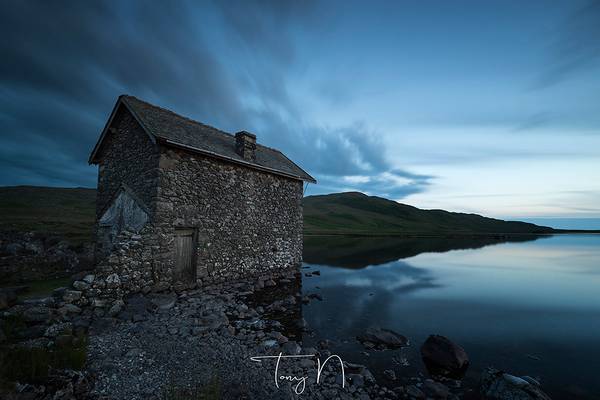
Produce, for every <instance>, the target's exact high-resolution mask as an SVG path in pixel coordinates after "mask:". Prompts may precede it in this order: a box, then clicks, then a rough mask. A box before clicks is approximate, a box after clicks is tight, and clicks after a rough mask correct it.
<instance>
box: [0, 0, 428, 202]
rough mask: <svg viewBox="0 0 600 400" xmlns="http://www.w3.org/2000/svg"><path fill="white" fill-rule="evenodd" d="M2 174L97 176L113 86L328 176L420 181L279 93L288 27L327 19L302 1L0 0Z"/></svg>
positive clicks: (293, 54)
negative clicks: (241, 135)
mask: <svg viewBox="0 0 600 400" xmlns="http://www.w3.org/2000/svg"><path fill="white" fill-rule="evenodd" d="M0 8H1V10H0V27H1V28H0V29H1V32H0V33H1V35H0V37H1V38H2V39H0V40H1V41H0V53H1V54H2V55H3V62H2V63H0V109H1V110H2V111H1V113H0V132H2V137H1V138H0V147H1V148H2V152H1V155H2V157H1V160H0V168H2V169H3V170H4V171H9V172H10V173H9V174H3V175H2V179H0V184H40V185H62V186H95V184H96V171H95V169H94V168H93V167H88V166H87V165H86V161H87V157H88V155H89V152H90V150H91V149H92V147H93V145H94V143H95V141H96V140H97V138H98V135H99V134H100V131H101V129H102V127H103V125H104V123H105V121H106V118H107V117H108V115H109V113H110V110H111V108H112V106H113V104H114V102H115V100H116V98H117V96H118V95H120V94H122V93H129V94H133V95H136V96H138V97H140V98H143V99H145V100H147V101H150V102H153V103H156V104H158V105H161V106H163V107H166V108H169V109H172V110H173V111H175V112H178V113H180V114H183V115H186V116H189V117H192V118H195V119H198V120H200V121H202V122H205V123H208V124H211V125H215V126H217V127H219V128H222V129H224V130H228V131H237V130H240V129H246V130H251V131H254V132H255V133H257V135H258V138H259V141H260V142H261V143H264V144H267V145H269V146H273V147H277V148H280V149H281V150H283V151H284V152H285V153H286V154H288V155H289V156H290V157H291V158H292V159H294V160H295V161H297V162H298V163H299V164H300V165H302V167H304V168H306V169H307V170H308V171H309V172H311V173H312V174H314V175H315V176H316V178H317V179H320V177H321V176H325V177H326V178H325V179H324V181H325V182H331V187H333V186H336V187H337V186H339V185H334V183H335V182H336V181H337V182H340V181H342V180H343V177H344V176H354V175H365V176H367V177H368V178H369V180H368V182H365V183H364V184H362V183H359V182H355V184H353V185H351V186H352V187H353V188H355V189H362V190H366V191H370V192H373V193H378V194H384V193H393V194H394V195H400V194H401V193H407V192H410V191H418V190H424V188H425V187H426V186H427V184H428V182H429V180H428V179H425V178H416V176H415V177H413V178H414V179H413V178H410V179H412V180H408V181H402V180H401V179H400V178H406V177H405V176H404V175H406V174H408V173H406V172H402V171H396V170H394V169H393V168H392V167H391V165H390V163H389V162H388V161H387V160H386V158H385V146H384V144H383V143H382V142H381V141H380V140H379V136H378V135H377V133H376V132H373V131H370V130H369V129H368V127H367V126H366V124H364V123H361V122H359V121H358V122H357V121H349V123H348V124H347V125H345V126H322V125H321V124H320V123H318V122H316V121H311V120H309V119H307V118H306V117H305V115H304V113H303V110H302V107H301V106H299V104H298V100H297V99H296V98H295V97H294V95H293V93H291V92H290V89H289V86H290V79H292V78H293V77H294V76H295V75H296V74H300V73H302V69H303V65H305V63H306V60H304V59H303V58H302V57H299V55H298V52H297V46H296V40H297V39H296V36H297V34H298V32H302V31H306V30H322V29H327V26H328V25H327V24H323V23H321V22H319V21H318V20H317V18H316V17H315V15H317V13H316V11H317V8H318V4H317V3H313V2H300V3H292V2H280V1H272V2H269V1H230V2H203V3H197V2H187V1H183V2H177V3H174V4H169V5H167V4H164V5H163V6H159V5H158V4H154V5H153V6H152V7H148V6H147V3H145V2H141V1H140V2H113V1H96V2H93V3H90V2H80V1H58V2H52V3H48V2H45V1H22V2H2V4H1V5H0Z"/></svg>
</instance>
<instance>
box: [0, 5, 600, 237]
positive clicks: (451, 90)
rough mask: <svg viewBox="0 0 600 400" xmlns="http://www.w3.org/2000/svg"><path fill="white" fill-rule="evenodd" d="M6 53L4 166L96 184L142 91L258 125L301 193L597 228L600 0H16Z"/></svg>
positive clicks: (20, 178)
mask: <svg viewBox="0 0 600 400" xmlns="http://www.w3.org/2000/svg"><path fill="white" fill-rule="evenodd" d="M0 54H1V55H2V56H1V58H2V60H1V62H0V170H1V171H2V173H1V174H0V185H44V186H63V187H79V186H83V187H95V185H96V176H97V170H96V167H94V166H89V165H88V164H87V159H88V156H89V153H90V151H91V149H92V148H93V146H94V144H95V142H96V140H97V138H98V136H99V135H100V132H101V130H102V128H103V126H104V124H105V122H106V120H107V118H108V116H109V114H110V112H111V110H112V107H113V106H114V103H115V101H116V99H117V96H119V95H120V94H131V95H134V96H137V97H139V98H141V99H144V100H146V101H149V102H151V103H154V104H157V105H160V106H162V107H165V108H168V109H171V110H173V111H175V112H177V113H179V114H182V115H185V116H188V117H190V118H193V119H196V120H199V121H201V122H204V123H206V124H209V125H213V126H215V127H217V128H220V129H222V130H225V131H228V132H236V131H239V130H247V131H251V132H253V133H255V134H256V135H257V137H258V142H259V143H262V144H265V145H267V146H271V147H275V148H278V149H280V150H282V151H283V152H284V153H285V154H286V155H288V156H289V157H290V158H291V159H292V160H294V161H295V162H296V163H297V164H299V165H300V166H301V167H303V168H304V169H305V170H306V171H307V172H309V173H310V174H311V175H313V176H314V177H315V178H316V179H317V180H318V184H317V185H309V186H308V188H307V190H306V194H307V195H311V194H324V193H331V192H340V191H361V192H365V193H367V194H369V195H377V196H383V197H387V198H391V199H394V200H397V201H400V202H403V203H407V204H411V205H414V206H417V207H420V208H441V209H446V210H451V211H461V212H473V213H478V214H483V215H487V216H492V217H499V218H506V219H529V220H533V219H535V220H536V221H539V220H540V219H544V218H545V219H546V221H555V223H559V222H556V221H559V220H561V219H562V220H563V221H567V219H568V220H569V221H575V220H577V219H580V218H587V219H588V221H595V222H593V224H596V225H597V226H588V225H586V227H588V228H594V227H595V228H597V229H598V228H600V73H599V72H600V1H590V0H581V1H577V0H571V1H550V0H548V1H533V0H531V1H526V2H523V1H507V0H503V1H485V2H482V1H458V0H457V1H441V0H440V1H388V2H386V1H337V0H330V1H322V2H321V1H301V2H287V1H279V0H277V1H250V0H245V1H222V2H218V1H207V2H202V1H189V2H188V1H170V2H158V1H156V2H154V1H96V0H95V1H86V2H81V1H53V2H47V1H22V0H19V1H13V0H6V1H2V2H0ZM574 224H576V223H574Z"/></svg>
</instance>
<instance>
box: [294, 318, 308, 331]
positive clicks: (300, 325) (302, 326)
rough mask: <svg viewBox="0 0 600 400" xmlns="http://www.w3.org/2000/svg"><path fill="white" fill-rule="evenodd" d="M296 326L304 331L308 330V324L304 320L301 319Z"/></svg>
mask: <svg viewBox="0 0 600 400" xmlns="http://www.w3.org/2000/svg"><path fill="white" fill-rule="evenodd" d="M296 326H297V327H298V328H300V329H302V330H307V329H308V322H306V320H305V319H304V318H300V319H299V320H298V321H296Z"/></svg>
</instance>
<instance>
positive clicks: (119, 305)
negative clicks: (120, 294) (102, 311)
mask: <svg viewBox="0 0 600 400" xmlns="http://www.w3.org/2000/svg"><path fill="white" fill-rule="evenodd" d="M123 305H124V303H123V302H122V301H115V303H114V304H113V305H112V306H111V307H110V309H109V310H108V315H109V316H111V317H116V316H117V315H118V314H119V313H120V312H121V310H123Z"/></svg>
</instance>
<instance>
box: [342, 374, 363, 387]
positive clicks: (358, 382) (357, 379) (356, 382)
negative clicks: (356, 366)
mask: <svg viewBox="0 0 600 400" xmlns="http://www.w3.org/2000/svg"><path fill="white" fill-rule="evenodd" d="M346 376H347V377H348V379H349V380H350V383H351V384H352V386H356V387H363V386H364V385H365V378H364V377H363V376H362V375H360V374H348V375H346Z"/></svg>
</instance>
